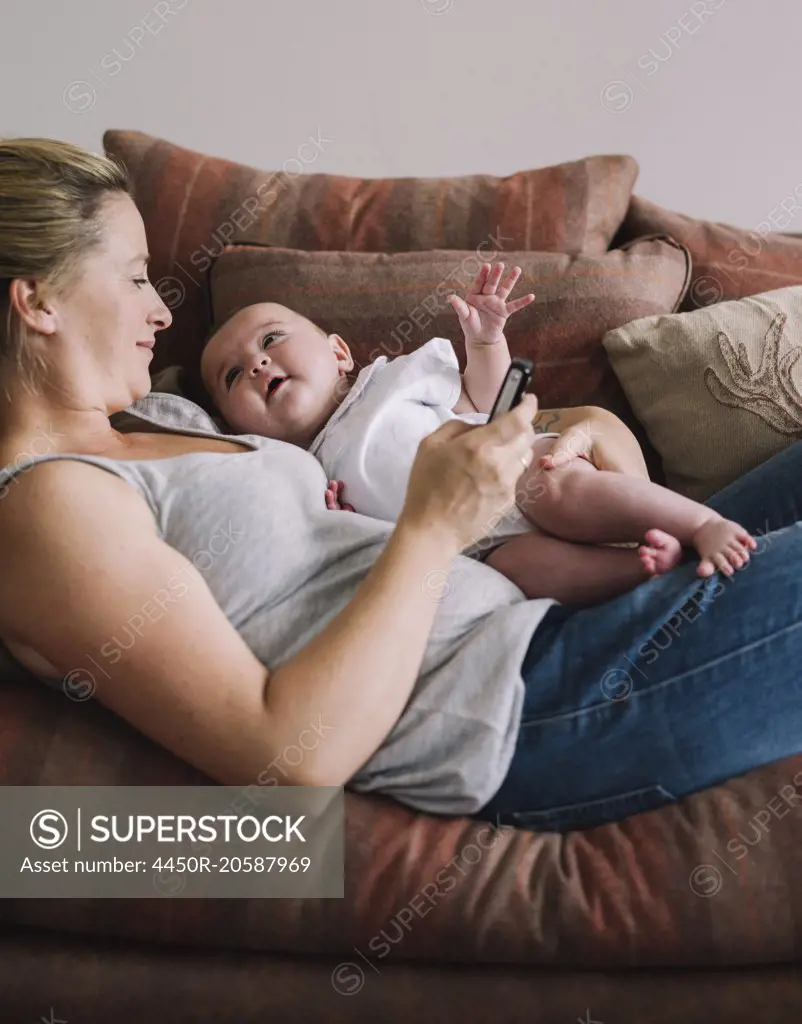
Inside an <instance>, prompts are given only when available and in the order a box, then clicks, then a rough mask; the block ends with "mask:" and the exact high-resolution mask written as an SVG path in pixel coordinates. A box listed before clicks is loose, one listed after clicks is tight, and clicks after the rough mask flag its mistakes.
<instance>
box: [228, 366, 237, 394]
mask: <svg viewBox="0 0 802 1024" xmlns="http://www.w3.org/2000/svg"><path fill="white" fill-rule="evenodd" d="M238 373H239V370H237V369H233V370H229V371H228V373H227V374H226V376H225V379H224V384H225V386H226V390H228V389H230V388H231V385H232V384H233V383H234V381H235V380H236V379H237V374H238Z"/></svg>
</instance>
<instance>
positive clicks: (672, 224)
mask: <svg viewBox="0 0 802 1024" xmlns="http://www.w3.org/2000/svg"><path fill="white" fill-rule="evenodd" d="M787 198H788V199H792V198H793V197H787ZM798 208H799V207H798V206H797V209H798ZM792 219H793V218H790V219H789V213H788V204H787V203H786V205H785V206H783V205H782V204H780V206H778V207H776V208H775V209H774V210H772V211H771V212H770V213H769V214H768V215H767V217H766V219H765V220H764V221H761V223H760V224H758V225H757V227H756V228H755V229H754V231H747V230H746V229H744V228H736V227H732V226H731V225H729V224H718V223H715V222H713V221H706V220H695V219H694V218H693V217H686V216H685V215H684V214H681V213H672V212H671V211H670V210H664V209H663V208H662V207H661V206H658V205H657V204H656V203H651V202H649V201H648V200H647V199H641V198H640V196H633V197H632V202H631V203H630V206H629V210H628V211H627V215H626V217H625V218H624V223H623V224H622V225H621V230H620V231H619V232H618V235H617V236H616V239H615V241H614V242H613V244H614V245H618V244H620V243H621V242H629V241H631V240H632V239H633V238H637V237H638V236H640V235H651V234H654V233H655V232H659V233H665V234H667V235H671V236H672V237H673V238H676V239H677V241H678V242H682V244H683V245H686V246H687V247H688V249H689V250H690V254H691V259H692V260H693V279H692V281H691V286H690V288H689V289H688V294H687V296H686V298H685V301H684V303H683V305H682V310H683V311H687V310H691V309H698V308H700V307H702V306H710V305H712V304H713V303H715V302H721V301H723V300H726V299H740V298H744V297H745V296H747V295H758V294H759V293H761V292H768V291H775V290H776V289H778V288H785V287H787V286H789V285H792V284H802V237H799V236H794V235H792V234H782V233H781V231H779V230H777V229H778V228H781V227H782V226H783V225H784V224H788V223H790V220H792Z"/></svg>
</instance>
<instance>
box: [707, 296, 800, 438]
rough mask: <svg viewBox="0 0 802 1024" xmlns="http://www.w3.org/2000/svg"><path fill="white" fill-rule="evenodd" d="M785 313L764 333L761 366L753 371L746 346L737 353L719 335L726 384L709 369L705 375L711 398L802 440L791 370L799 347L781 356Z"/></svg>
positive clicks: (730, 344) (739, 347)
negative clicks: (725, 368) (749, 413)
mask: <svg viewBox="0 0 802 1024" xmlns="http://www.w3.org/2000/svg"><path fill="white" fill-rule="evenodd" d="M787 318H788V317H787V314H786V313H778V314H777V315H776V316H775V317H774V319H773V320H772V322H771V324H770V326H769V329H768V330H767V331H766V341H765V346H764V348H763V354H762V356H761V359H760V366H759V367H758V368H757V370H752V367H751V366H750V364H749V356H748V355H747V352H746V346H745V345H744V344H743V343H742V342H739V343H738V348H737V351H736V349H735V348H734V347H733V345H732V343H731V342H730V339H729V338H728V337H727V335H726V334H725V333H724V331H719V333H718V343H719V350H720V352H721V355H722V357H723V359H724V362H725V363H726V364H727V369H728V370H729V374H730V379H729V381H726V382H725V381H723V380H722V379H721V377H719V375H718V374H717V373H716V371H715V370H714V369H713V367H712V366H708V367H707V369H706V370H705V373H704V380H705V385H706V387H707V390H708V391H709V392H710V394H711V395H712V396H713V397H714V398H715V399H717V401H719V402H721V403H722V404H723V405H730V406H735V407H736V408H739V409H746V410H747V411H748V412H753V413H755V415H757V416H759V417H760V418H761V419H762V420H764V421H765V422H766V423H767V424H768V425H769V426H770V427H771V428H772V429H773V430H776V431H777V432H778V433H780V434H790V435H792V436H797V437H802V395H800V393H799V391H798V390H797V387H796V385H795V383H794V382H793V380H792V379H791V370H792V368H793V366H794V364H795V363H796V362H797V360H798V359H799V356H800V354H802V346H799V345H797V346H795V347H794V348H792V349H790V350H789V351H788V352H786V353H785V355H784V356H781V355H780V347H781V342H782V340H783V331H784V329H785V322H786V320H787Z"/></svg>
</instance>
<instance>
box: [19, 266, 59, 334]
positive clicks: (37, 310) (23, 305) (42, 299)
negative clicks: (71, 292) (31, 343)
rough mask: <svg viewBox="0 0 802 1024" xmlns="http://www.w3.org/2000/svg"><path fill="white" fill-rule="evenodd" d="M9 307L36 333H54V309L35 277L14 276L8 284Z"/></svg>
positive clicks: (40, 283)
mask: <svg viewBox="0 0 802 1024" xmlns="http://www.w3.org/2000/svg"><path fill="white" fill-rule="evenodd" d="M8 299H9V303H10V305H11V308H12V309H14V310H15V311H16V313H17V315H18V316H19V318H20V319H21V320H22V321H23V323H25V324H26V325H27V326H28V327H30V328H31V330H33V331H36V332H37V334H55V332H56V311H55V309H54V308H53V306H52V304H51V303H50V301H49V300H48V296H47V292H46V289H45V288H44V287H43V285H42V282H41V281H37V280H36V278H24V277H15V278H14V279H13V280H12V282H11V284H10V285H9V286H8Z"/></svg>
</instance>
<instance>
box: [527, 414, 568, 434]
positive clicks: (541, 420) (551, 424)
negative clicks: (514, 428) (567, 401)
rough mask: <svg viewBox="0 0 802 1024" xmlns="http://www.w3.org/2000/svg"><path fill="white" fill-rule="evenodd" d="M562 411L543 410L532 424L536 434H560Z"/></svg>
mask: <svg viewBox="0 0 802 1024" xmlns="http://www.w3.org/2000/svg"><path fill="white" fill-rule="evenodd" d="M561 411H562V410H561V409H541V410H540V412H539V413H538V414H537V416H535V418H534V421H533V423H532V426H533V427H534V430H535V433H536V434H558V433H559V432H560V427H559V423H560V413H561Z"/></svg>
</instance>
